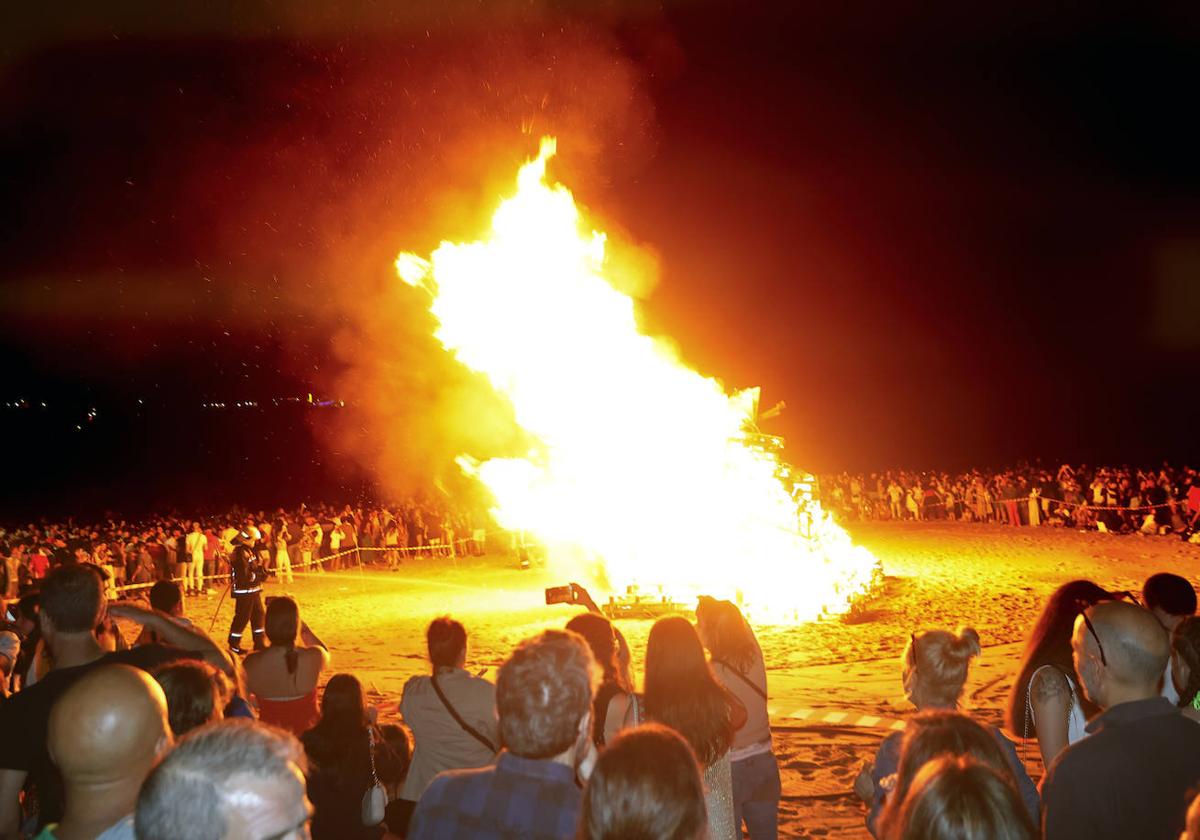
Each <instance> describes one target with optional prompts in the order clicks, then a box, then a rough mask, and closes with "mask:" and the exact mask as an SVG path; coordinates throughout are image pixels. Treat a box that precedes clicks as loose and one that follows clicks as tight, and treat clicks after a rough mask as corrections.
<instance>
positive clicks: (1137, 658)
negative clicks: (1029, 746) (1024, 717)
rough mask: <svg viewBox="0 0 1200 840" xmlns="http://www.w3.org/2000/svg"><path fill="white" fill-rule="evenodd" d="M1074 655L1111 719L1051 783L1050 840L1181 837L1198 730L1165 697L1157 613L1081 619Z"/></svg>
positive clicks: (1112, 610) (1107, 613) (1198, 756)
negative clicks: (1069, 839)
mask: <svg viewBox="0 0 1200 840" xmlns="http://www.w3.org/2000/svg"><path fill="white" fill-rule="evenodd" d="M1071 647H1072V649H1073V651H1074V654H1075V661H1076V666H1077V668H1078V671H1079V675H1080V677H1081V678H1082V682H1083V689H1084V691H1085V692H1086V693H1087V695H1088V697H1090V698H1091V699H1092V701H1093V702H1095V703H1096V704H1097V705H1099V706H1100V707H1101V708H1102V709H1103V710H1104V711H1103V713H1102V714H1101V715H1100V716H1099V717H1097V718H1096V719H1095V720H1093V721H1091V722H1090V723H1089V724H1088V727H1087V730H1088V733H1089V734H1090V737H1088V738H1085V739H1084V740H1082V741H1080V742H1078V743H1076V744H1072V745H1071V746H1070V747H1068V748H1067V749H1066V751H1065V752H1063V754H1062V755H1061V756H1059V758H1058V760H1057V761H1055V762H1054V763H1053V764H1052V765H1051V766H1050V768H1049V771H1048V772H1047V774H1046V779H1045V782H1044V783H1043V796H1044V809H1043V827H1044V831H1045V836H1046V840H1059V838H1064V837H1089V838H1095V840H1104V839H1105V838H1129V837H1138V838H1146V840H1154V838H1175V837H1177V836H1178V835H1179V832H1180V831H1181V830H1182V829H1183V827H1184V812H1185V811H1186V809H1187V805H1188V802H1189V801H1190V800H1191V796H1190V791H1192V790H1193V789H1194V788H1195V786H1196V784H1197V783H1198V782H1200V727H1198V726H1196V724H1195V723H1194V722H1193V721H1190V720H1187V719H1186V718H1184V717H1183V716H1182V715H1181V714H1179V711H1178V709H1176V708H1175V707H1173V706H1172V705H1171V704H1170V703H1169V702H1168V701H1167V700H1166V698H1164V697H1162V696H1160V695H1159V688H1158V683H1159V680H1160V679H1161V678H1162V673H1163V669H1164V668H1165V667H1166V661H1167V657H1168V652H1169V644H1168V640H1167V634H1166V633H1165V632H1164V631H1163V629H1162V627H1161V626H1160V625H1159V623H1158V621H1157V620H1156V619H1155V618H1154V616H1153V615H1152V614H1151V613H1150V612H1149V611H1147V610H1144V609H1142V608H1141V607H1138V606H1136V605H1134V604H1127V603H1121V602H1113V603H1105V604H1098V605H1096V606H1094V607H1090V608H1089V609H1088V610H1087V611H1085V612H1084V613H1083V614H1082V615H1081V616H1080V617H1079V619H1078V621H1077V622H1076V625H1075V632H1074V634H1073V635H1072V638H1071Z"/></svg>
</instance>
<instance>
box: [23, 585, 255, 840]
mask: <svg viewBox="0 0 1200 840" xmlns="http://www.w3.org/2000/svg"><path fill="white" fill-rule="evenodd" d="M102 586H103V584H102V583H101V580H100V576H99V574H98V573H97V572H96V570H95V567H93V566H91V565H88V564H84V565H66V566H60V567H58V568H56V569H55V570H54V571H53V572H51V573H50V574H49V575H48V576H47V577H46V580H45V582H44V583H43V585H42V591H41V608H40V611H39V613H38V618H39V621H40V623H41V629H42V637H43V639H44V641H45V643H46V645H47V646H48V648H49V650H50V653H51V654H52V655H53V657H54V669H53V670H52V671H50V672H49V673H48V674H46V676H45V677H43V678H42V679H41V680H39V681H38V682H37V684H36V685H32V686H28V687H27V688H25V689H23V690H21V691H20V692H18V693H17V694H15V695H13V696H12V697H11V698H9V699H8V700H6V701H5V702H4V704H3V706H0V744H3V745H4V749H3V750H0V838H6V840H7V838H16V837H17V836H18V823H19V820H20V814H21V808H20V803H19V795H20V792H21V789H22V788H23V787H24V786H25V783H26V780H27V779H28V780H29V781H31V782H32V784H33V787H34V788H35V789H36V790H37V792H38V803H39V807H40V811H39V814H38V827H39V829H40V828H41V827H42V826H43V825H45V824H46V823H50V822H58V820H59V819H61V817H62V782H61V780H60V778H59V774H58V770H57V768H56V767H55V766H54V764H53V763H52V762H51V760H50V755H49V753H48V752H47V750H46V727H47V723H48V719H49V716H50V709H51V708H52V707H53V705H54V703H55V701H56V700H58V698H59V697H61V696H62V695H63V694H64V693H65V692H66V690H67V689H68V688H70V687H71V685H72V684H74V682H75V681H76V680H78V679H80V678H81V677H82V676H84V674H86V673H87V672H88V670H89V669H90V668H92V667H94V666H96V665H97V664H98V663H103V664H126V665H134V666H136V667H139V668H142V669H145V670H149V669H151V668H154V667H156V666H158V665H160V664H162V663H164V662H168V661H172V660H174V659H179V658H189V657H191V658H198V657H203V658H208V659H210V660H211V661H213V662H214V664H216V663H221V664H224V666H225V667H226V668H228V669H230V671H232V667H233V666H232V665H231V664H230V663H229V661H228V659H227V658H226V657H225V655H224V654H223V653H222V652H221V650H220V649H218V648H217V647H216V645H214V644H213V642H212V640H211V639H209V638H208V637H207V636H204V635H203V634H201V633H198V632H196V631H195V630H192V629H189V628H185V627H179V626H177V625H175V624H172V623H171V621H170V620H169V619H167V618H166V617H165V616H160V615H158V614H156V613H153V612H151V611H149V610H146V609H144V608H141V607H134V606H132V605H128V604H113V605H111V606H110V607H109V614H110V615H113V616H119V617H125V618H131V619H134V620H141V621H142V622H143V623H146V624H150V625H153V626H154V629H156V630H157V631H158V632H159V633H160V634H161V635H162V636H163V637H164V639H165V640H166V641H168V642H169V643H170V644H171V645H173V646H174V647H166V646H163V645H145V646H143V647H140V648H135V649H132V650H122V651H118V652H116V653H112V654H108V655H106V654H105V651H104V648H103V647H101V645H100V641H99V640H98V639H97V638H96V628H97V626H98V625H99V623H100V617H101V614H102V612H103V610H104V595H103V592H102Z"/></svg>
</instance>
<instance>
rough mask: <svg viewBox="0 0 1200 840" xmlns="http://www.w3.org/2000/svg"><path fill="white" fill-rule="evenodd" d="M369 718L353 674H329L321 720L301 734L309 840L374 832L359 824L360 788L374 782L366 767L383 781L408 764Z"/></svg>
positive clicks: (392, 778) (392, 781)
mask: <svg viewBox="0 0 1200 840" xmlns="http://www.w3.org/2000/svg"><path fill="white" fill-rule="evenodd" d="M371 711H374V710H371ZM371 717H372V715H370V714H368V710H367V706H366V703H365V702H364V700H363V690H362V684H361V683H360V682H359V681H358V679H357V678H355V677H353V676H351V675H350V674H334V675H333V676H332V677H330V679H329V683H328V684H327V685H326V686H325V692H324V694H322V696H321V719H320V720H319V721H317V725H316V726H314V727H313V728H312V729H310V730H308V731H307V732H305V733H304V735H303V736H301V738H300V742H301V743H302V744H303V745H304V752H305V754H306V755H307V756H308V768H309V773H308V798H309V800H310V801H311V802H312V804H313V809H314V810H313V820H312V836H313V840H326V839H328V840H340V838H347V840H349V838H356V837H357V838H363V840H367V839H368V838H375V837H377V836H378V835H379V831H378V827H375V826H372V827H370V828H367V827H364V826H363V824H362V798H363V793H364V792H365V791H366V790H367V788H369V787H371V785H372V784H373V783H374V780H373V775H372V771H371V768H372V766H374V768H375V771H376V773H377V775H378V778H379V780H380V782H382V783H383V784H384V785H385V786H386V785H388V784H389V783H390V784H393V785H394V784H395V782H396V781H398V780H399V779H401V778H403V776H404V772H405V770H406V769H407V768H406V767H405V765H404V762H403V761H402V760H401V758H400V757H399V756H397V755H396V753H395V752H394V751H393V749H392V747H391V745H390V744H389V743H388V742H387V741H386V740H385V739H384V737H383V733H382V732H380V731H379V728H378V727H376V726H375V724H374V722H373V721H372V720H371ZM372 750H374V758H372V755H371V752H372Z"/></svg>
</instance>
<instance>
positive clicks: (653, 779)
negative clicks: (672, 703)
mask: <svg viewBox="0 0 1200 840" xmlns="http://www.w3.org/2000/svg"><path fill="white" fill-rule="evenodd" d="M706 827H707V819H706V817H705V813H704V785H703V783H702V782H701V780H700V767H699V765H697V764H696V756H695V755H694V754H693V753H692V748H691V747H689V746H688V744H687V741H685V740H683V738H682V736H680V735H679V733H677V732H675V731H674V730H672V729H668V728H667V727H665V726H660V725H659V724H655V723H648V724H645V725H643V726H639V727H638V728H637V729H631V730H628V731H626V732H622V733H621V734H619V735H618V736H616V737H615V738H614V739H613V741H612V743H611V744H610V745H609V747H608V748H607V749H606V750H604V752H602V753H601V754H600V758H599V759H598V760H597V761H596V768H595V770H593V771H592V776H591V778H590V779H588V783H587V787H586V788H585V789H584V792H583V814H582V817H581V819H580V824H579V838H580V840H624V839H625V838H631V837H645V838H656V840H701V838H704V837H706V836H707V835H706V830H705V829H706Z"/></svg>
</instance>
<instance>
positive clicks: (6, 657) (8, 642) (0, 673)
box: [0, 630, 21, 700]
mask: <svg viewBox="0 0 1200 840" xmlns="http://www.w3.org/2000/svg"><path fill="white" fill-rule="evenodd" d="M20 654H21V637H20V636H18V635H17V634H16V633H14V632H13V631H11V630H4V631H0V700H3V699H4V698H5V697H7V696H8V691H9V683H10V682H11V680H12V677H13V669H14V668H15V667H16V665H17V657H18V656H20Z"/></svg>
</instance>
